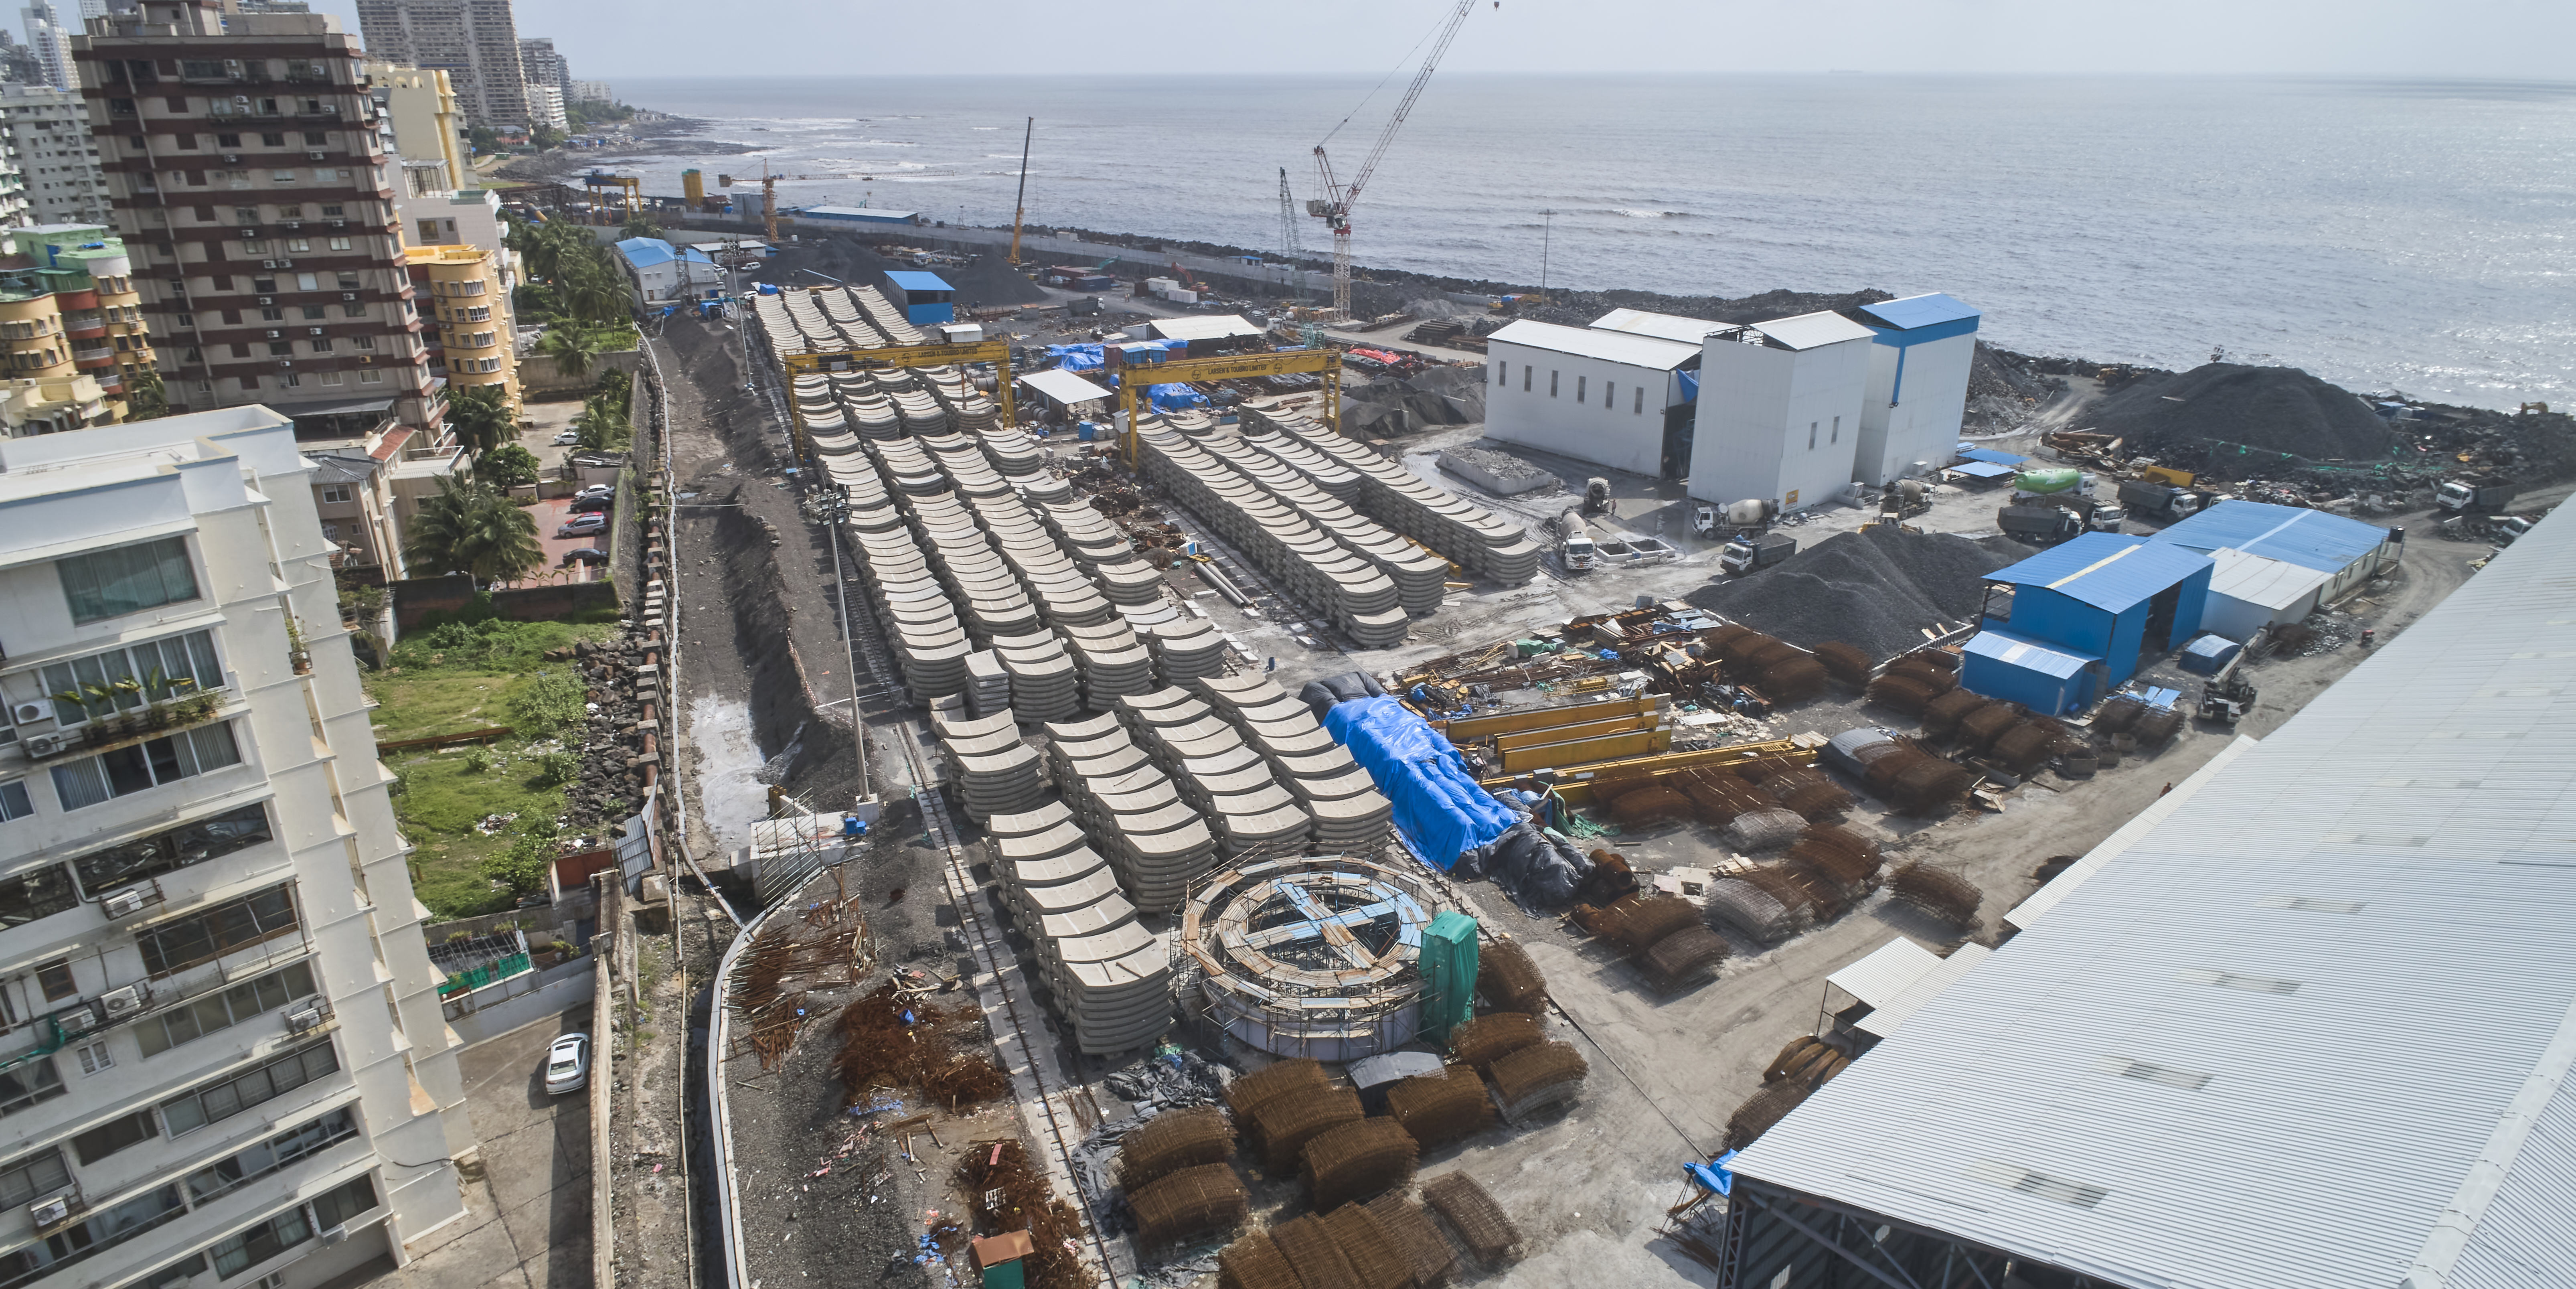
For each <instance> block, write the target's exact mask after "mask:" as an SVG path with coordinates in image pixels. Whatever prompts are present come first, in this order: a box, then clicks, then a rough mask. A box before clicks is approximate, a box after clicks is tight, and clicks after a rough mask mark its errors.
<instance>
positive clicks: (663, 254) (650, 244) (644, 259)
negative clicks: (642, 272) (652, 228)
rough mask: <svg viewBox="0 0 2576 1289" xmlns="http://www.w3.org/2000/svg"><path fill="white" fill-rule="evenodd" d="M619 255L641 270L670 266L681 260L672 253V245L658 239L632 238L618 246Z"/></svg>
mask: <svg viewBox="0 0 2576 1289" xmlns="http://www.w3.org/2000/svg"><path fill="white" fill-rule="evenodd" d="M617 253H618V254H620V255H623V256H625V257H626V260H627V262H628V263H630V264H633V265H635V266H637V267H639V268H649V267H651V266H653V265H655V264H668V263H670V262H671V261H672V260H675V259H677V258H679V257H678V256H676V255H673V254H672V253H671V244H670V243H669V242H666V241H663V240H662V239H661V238H658V237H630V238H627V239H626V240H625V241H622V242H619V243H618V244H617Z"/></svg>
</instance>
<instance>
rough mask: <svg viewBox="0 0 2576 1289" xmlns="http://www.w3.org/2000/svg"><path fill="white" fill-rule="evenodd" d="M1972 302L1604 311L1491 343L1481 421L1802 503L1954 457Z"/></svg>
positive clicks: (1705, 482) (1510, 432) (1613, 461)
mask: <svg viewBox="0 0 2576 1289" xmlns="http://www.w3.org/2000/svg"><path fill="white" fill-rule="evenodd" d="M1978 316H1979V315H1978V313H1977V311H1976V310H1975V309H1972V308H1970V307H1968V306H1967V305H1964V304H1961V303H1960V302H1959V301H1957V300H1954V299H1952V298H1950V297H1949V296H1946V295H1920V296H1910V297H1907V298H1905V299H1902V300H1888V301H1883V302H1881V303H1878V304H1873V305H1864V306H1861V307H1860V308H1857V309H1854V310H1852V311H1851V312H1850V313H1849V314H1848V315H1846V314H1841V313H1810V314H1804V315H1801V316H1798V317H1794V318H1779V319H1774V320H1772V321H1769V322H1756V323H1752V324H1749V325H1744V326H1731V325H1728V324H1725V323H1719V322H1711V321H1708V320H1707V319H1703V318H1687V317H1681V316H1679V315H1675V314H1669V313H1654V312H1650V311H1647V310H1643V309H1614V310H1612V311H1610V312H1609V313H1606V314H1603V315H1602V316H1601V317H1599V318H1597V319H1595V320H1594V321H1593V323H1592V325H1590V326H1588V327H1566V326H1558V325H1556V324H1553V323H1545V322H1534V321H1520V322H1514V323H1512V324H1510V325H1509V326H1506V327H1504V328H1502V329H1501V330H1499V331H1496V332H1495V333H1494V334H1493V335H1492V336H1491V337H1490V338H1489V339H1488V341H1487V350H1486V364H1487V376H1486V379H1487V381H1488V383H1489V385H1490V387H1491V388H1490V390H1489V392H1488V395H1487V397H1486V400H1485V422H1486V433H1487V434H1488V435H1489V436H1491V437H1493V438H1495V439H1499V440H1501V441H1503V442H1506V443H1517V444H1522V445H1525V446H1528V447H1533V448H1537V449H1539V450H1541V451H1544V452H1550V453H1554V454H1556V455H1559V456H1565V457H1571V458H1573V459H1575V460H1577V461H1586V462H1591V463H1593V464H1597V465H1605V466H1609V467H1611V468H1613V469H1617V470H1625V471H1629V472H1631V473H1635V474H1643V475H1648V476H1653V477H1662V478H1680V477H1684V476H1687V478H1688V479H1689V488H1688V492H1689V494H1690V496H1692V497H1693V498H1695V499H1698V500H1701V501H1712V502H1718V503H1721V504H1724V503H1729V502H1736V501H1743V500H1747V499H1767V500H1770V501H1774V502H1777V503H1779V505H1780V506H1781V508H1782V509H1784V510H1804V509H1807V508H1809V507H1812V506H1816V505H1820V504H1823V503H1825V502H1828V501H1832V500H1835V499H1837V498H1840V497H1843V496H1846V495H1847V494H1848V493H1849V491H1850V488H1851V486H1852V485H1853V484H1855V483H1857V484H1860V485H1862V486H1865V487H1880V486H1884V485H1886V484H1888V483H1892V482H1894V481H1895V480H1897V479H1901V478H1905V477H1907V476H1909V475H1919V474H1923V473H1926V472H1928V471H1930V470H1933V469H1936V468H1938V467H1939V465H1940V464H1941V463H1942V462H1944V461H1947V460H1948V459H1949V454H1950V449H1951V446H1952V445H1953V444H1955V443H1956V442H1957V441H1958V436H1959V428H1960V424H1961V422H1962V420H1963V418H1964V416H1965V413H1966V407H1967V397H1968V375H1969V368H1970V365H1971V363H1972V362H1973V360H1974V359H1975V357H1976V347H1977V337H1976V331H1977V322H1978Z"/></svg>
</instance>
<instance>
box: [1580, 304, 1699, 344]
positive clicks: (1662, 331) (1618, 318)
mask: <svg viewBox="0 0 2576 1289" xmlns="http://www.w3.org/2000/svg"><path fill="white" fill-rule="evenodd" d="M1725 327H1726V324H1725V323H1723V322H1711V321H1709V320H1708V319H1706V318H1685V317H1683V316H1681V315H1680V314H1677V313H1653V312H1649V311H1647V310H1645V309H1612V310H1611V311H1610V312H1608V313H1605V314H1602V315H1601V316H1600V317H1598V318H1594V319H1593V320H1592V329H1593V330H1595V331H1625V332H1628V333H1630V334H1632V335H1639V336H1653V337H1656V338H1657V339H1660V340H1673V341H1679V342H1680V343H1682V344H1685V345H1693V346H1696V345H1697V344H1699V342H1700V341H1702V340H1705V339H1707V338H1708V333H1710V332H1712V331H1721V330H1724V329H1725Z"/></svg>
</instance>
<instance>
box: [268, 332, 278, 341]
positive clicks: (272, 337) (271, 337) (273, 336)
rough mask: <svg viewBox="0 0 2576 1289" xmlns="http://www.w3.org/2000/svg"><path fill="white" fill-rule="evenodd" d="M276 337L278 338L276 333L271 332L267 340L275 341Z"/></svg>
mask: <svg viewBox="0 0 2576 1289" xmlns="http://www.w3.org/2000/svg"><path fill="white" fill-rule="evenodd" d="M277 337H278V333H276V332H274V331H272V332H270V333H268V338H269V339H271V340H275V339H277Z"/></svg>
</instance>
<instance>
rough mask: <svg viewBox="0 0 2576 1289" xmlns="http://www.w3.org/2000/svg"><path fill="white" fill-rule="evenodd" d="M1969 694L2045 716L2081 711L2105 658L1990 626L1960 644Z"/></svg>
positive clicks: (1961, 676) (1961, 670) (1961, 673)
mask: <svg viewBox="0 0 2576 1289" xmlns="http://www.w3.org/2000/svg"><path fill="white" fill-rule="evenodd" d="M1959 652H1960V662H1959V683H1960V684H1961V685H1962V686H1964V687H1966V689H1967V690H1968V692H1969V693H1972V694H1983V695H1985V696H1986V697H1988V698H2001V699H2004V700H2006V701H2008V702H2015V703H2019V704H2021V705H2022V706H2024V707H2027V708H2029V709H2030V710H2032V711H2034V712H2037V713H2039V714H2040V715H2042V716H2062V715H2064V714H2066V713H2068V712H2072V711H2078V710H2081V709H2082V708H2083V707H2084V705H2085V704H2087V703H2090V702H2092V701H2093V698H2094V695H2095V694H2096V693H2097V692H2098V690H2097V688H2096V685H2095V682H2096V681H2097V680H2098V679H2099V678H2100V676H2101V674H2102V659H2101V658H2100V657H2098V656H2095V655H2090V654H2080V653H2075V652H2073V651H2071V650H2068V649H2066V648H2064V647H2063V646H2059V645H2052V644H2047V643H2043V642H2041V641H2038V640H2034V639H2031V638H2030V637H2028V636H2024V635H2016V634H2014V633H2013V632H2010V631H2006V630H2004V629H2003V628H2001V627H1995V626H1989V627H1987V628H1985V629H1984V630H1982V631H1979V632H1978V633H1977V634H1975V635H1972V636H1970V637H1968V641H1967V643H1966V644H1964V645H1962V646H1960V649H1959Z"/></svg>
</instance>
